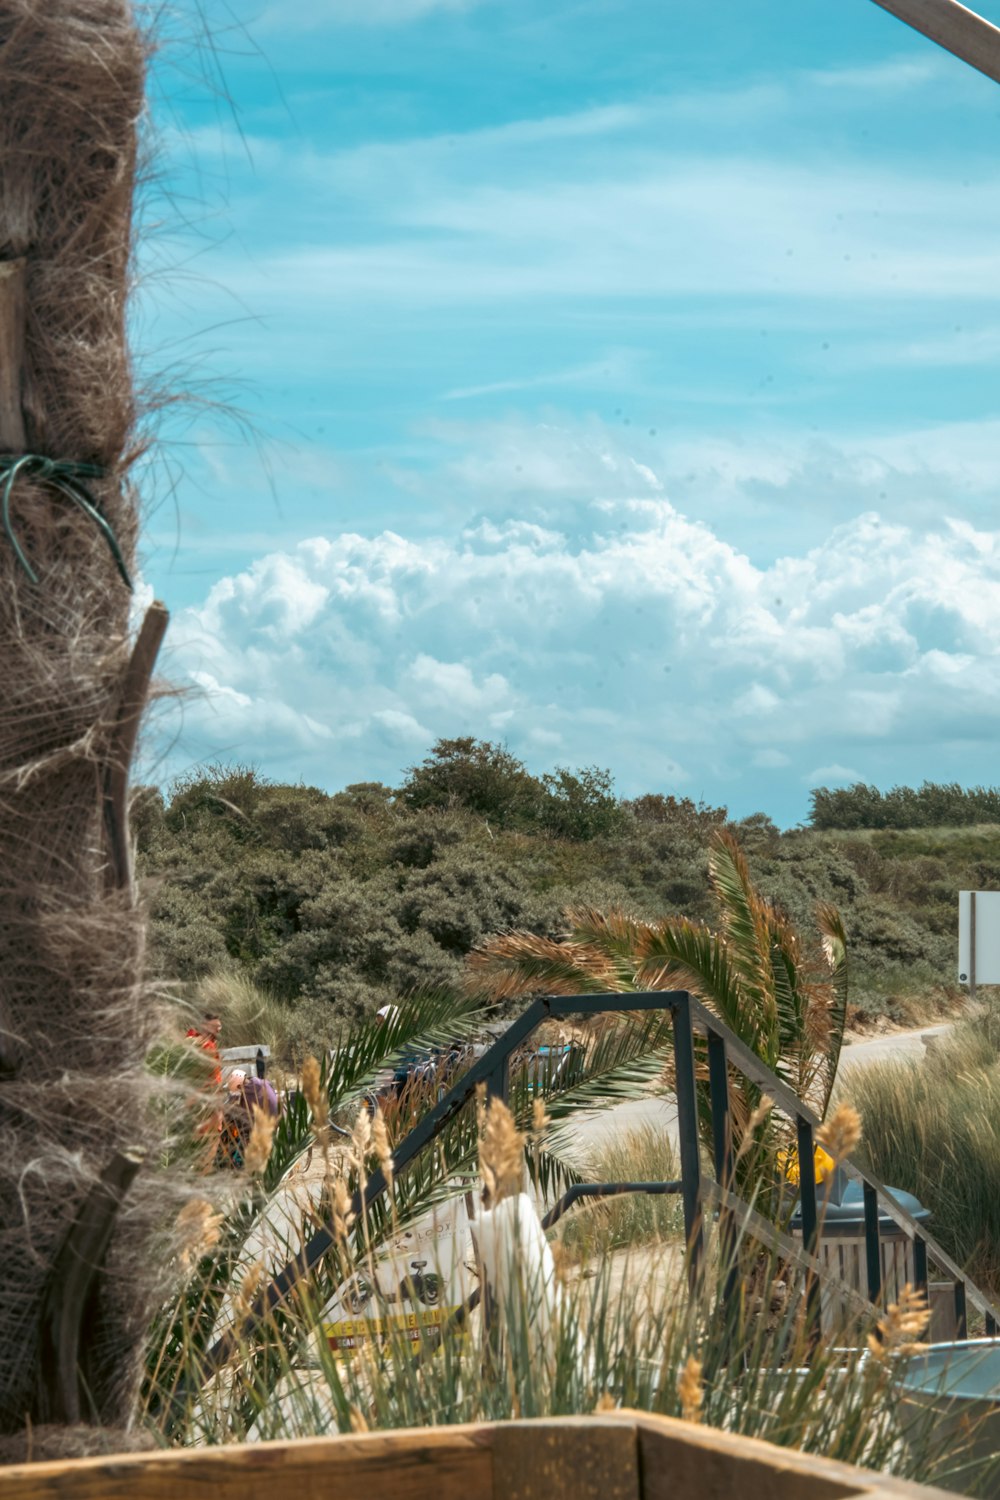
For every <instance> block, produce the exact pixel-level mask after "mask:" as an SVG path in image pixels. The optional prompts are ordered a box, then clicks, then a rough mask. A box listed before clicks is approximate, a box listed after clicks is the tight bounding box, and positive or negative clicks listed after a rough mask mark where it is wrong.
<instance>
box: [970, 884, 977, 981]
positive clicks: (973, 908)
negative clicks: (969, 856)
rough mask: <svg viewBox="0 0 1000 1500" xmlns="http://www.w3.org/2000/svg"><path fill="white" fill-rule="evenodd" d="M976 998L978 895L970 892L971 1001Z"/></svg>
mask: <svg viewBox="0 0 1000 1500" xmlns="http://www.w3.org/2000/svg"><path fill="white" fill-rule="evenodd" d="M975 998H976V893H975V891H970V892H969V999H970V1000H973V1001H974V1000H975Z"/></svg>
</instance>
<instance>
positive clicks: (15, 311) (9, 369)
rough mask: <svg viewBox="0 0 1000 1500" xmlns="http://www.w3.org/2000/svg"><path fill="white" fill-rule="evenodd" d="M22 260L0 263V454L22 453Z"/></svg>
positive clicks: (23, 262)
mask: <svg viewBox="0 0 1000 1500" xmlns="http://www.w3.org/2000/svg"><path fill="white" fill-rule="evenodd" d="M25 264H26V263H25V261H24V260H4V261H0V454H4V453H23V452H24V449H25V445H26V443H27V438H26V436H25V432H24V412H23V411H22V409H21V385H22V380H23V370H24V312H25V305H26V304H25V290H24V272H25Z"/></svg>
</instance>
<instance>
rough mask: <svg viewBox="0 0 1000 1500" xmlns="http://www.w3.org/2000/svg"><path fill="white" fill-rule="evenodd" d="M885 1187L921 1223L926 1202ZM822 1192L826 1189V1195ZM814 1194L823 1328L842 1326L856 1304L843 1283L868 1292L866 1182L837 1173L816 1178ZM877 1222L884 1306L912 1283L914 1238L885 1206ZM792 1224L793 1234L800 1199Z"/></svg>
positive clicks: (854, 1314) (797, 1232) (798, 1232)
mask: <svg viewBox="0 0 1000 1500" xmlns="http://www.w3.org/2000/svg"><path fill="white" fill-rule="evenodd" d="M838 1178H839V1179H840V1180H839V1181H838ZM888 1191H889V1192H890V1193H891V1194H892V1196H893V1197H894V1198H895V1199H896V1201H897V1202H898V1203H899V1205H900V1207H901V1208H905V1209H906V1211H907V1213H908V1214H909V1215H910V1217H911V1218H913V1219H916V1221H917V1223H918V1224H924V1223H926V1222H927V1220H928V1219H929V1218H930V1216H931V1215H930V1209H928V1208H924V1206H923V1204H922V1203H921V1202H920V1201H919V1200H918V1199H917V1198H915V1197H914V1196H913V1194H912V1193H904V1192H902V1191H901V1190H900V1189H899V1188H889V1189H888ZM824 1192H827V1196H826V1197H825V1198H824V1196H823V1195H824ZM816 1197H817V1208H818V1210H819V1219H820V1226H819V1233H820V1240H819V1251H818V1257H817V1258H818V1259H819V1262H820V1264H821V1265H822V1266H823V1269H824V1271H826V1272H827V1273H828V1276H829V1278H830V1279H829V1280H828V1279H827V1277H824V1278H823V1284H822V1287H821V1290H820V1295H821V1302H822V1308H823V1330H824V1332H825V1333H833V1332H841V1331H843V1330H845V1329H847V1328H849V1327H851V1326H852V1325H854V1326H857V1323H858V1308H857V1304H856V1303H855V1302H854V1300H853V1298H851V1297H850V1296H848V1295H847V1293H846V1292H845V1291H844V1290H843V1288H844V1287H849V1288H850V1289H851V1291H855V1292H858V1293H860V1295H861V1296H862V1297H863V1298H864V1299H865V1300H866V1301H867V1298H868V1269H867V1267H868V1260H867V1256H866V1253H865V1197H864V1187H863V1185H862V1184H861V1183H860V1182H854V1181H851V1180H848V1179H847V1178H845V1177H843V1174H841V1173H835V1174H834V1177H833V1178H832V1179H831V1180H830V1182H829V1183H823V1184H820V1186H819V1187H818V1188H817V1192H816ZM878 1227H879V1256H880V1259H881V1263H882V1305H883V1306H886V1305H887V1304H888V1303H890V1302H895V1301H897V1300H898V1297H899V1294H900V1292H901V1291H902V1290H903V1287H904V1286H905V1285H906V1283H907V1282H909V1283H910V1285H911V1286H912V1285H913V1284H914V1282H915V1281H916V1272H915V1270H914V1265H913V1242H912V1241H911V1239H910V1238H909V1236H908V1235H907V1234H906V1232H905V1230H903V1229H900V1227H899V1226H898V1225H897V1224H896V1223H895V1221H894V1220H892V1219H890V1218H889V1215H888V1214H887V1213H885V1211H884V1210H883V1211H880V1213H879V1220H878ZM791 1229H792V1233H793V1235H794V1236H795V1237H796V1239H801V1238H802V1212H801V1208H800V1206H799V1205H798V1204H796V1207H795V1212H794V1213H793V1214H792V1220H791ZM838 1283H840V1284H838Z"/></svg>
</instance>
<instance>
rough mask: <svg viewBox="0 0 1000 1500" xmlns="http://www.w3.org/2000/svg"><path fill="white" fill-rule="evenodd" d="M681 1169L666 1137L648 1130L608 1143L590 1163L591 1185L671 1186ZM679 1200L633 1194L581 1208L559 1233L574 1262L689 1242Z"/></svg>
mask: <svg viewBox="0 0 1000 1500" xmlns="http://www.w3.org/2000/svg"><path fill="white" fill-rule="evenodd" d="M679 1176H680V1164H679V1162H678V1159H677V1154H676V1152H675V1151H674V1148H673V1144H672V1143H671V1141H670V1138H669V1137H668V1136H667V1134H666V1132H665V1131H662V1130H657V1129H656V1128H655V1127H654V1126H652V1125H642V1126H638V1127H635V1128H633V1129H631V1130H627V1131H623V1132H622V1133H621V1134H620V1135H616V1136H613V1137H612V1138H611V1139H610V1140H608V1141H603V1142H601V1144H600V1145H599V1146H597V1147H595V1149H594V1150H593V1151H591V1152H590V1153H589V1155H588V1157H587V1160H586V1169H585V1171H584V1177H585V1179H586V1180H587V1181H588V1182H671V1181H675V1180H676V1179H677V1178H678V1177H679ZM683 1233H684V1216H683V1212H682V1210H681V1203H680V1198H679V1197H678V1196H677V1195H672V1196H665V1197H658V1196H653V1195H651V1194H645V1193H628V1194H626V1195H623V1196H622V1197H617V1198H605V1199H600V1200H597V1201H595V1202H594V1203H591V1204H586V1205H580V1206H578V1207H577V1208H575V1209H574V1210H573V1212H572V1213H571V1214H570V1215H569V1216H568V1217H567V1218H566V1219H565V1220H564V1221H563V1223H562V1224H561V1225H560V1227H559V1236H558V1237H559V1241H560V1243H561V1244H562V1246H563V1247H564V1249H565V1250H566V1251H567V1252H568V1253H569V1254H570V1255H571V1256H572V1257H574V1258H578V1259H581V1260H585V1259H589V1258H591V1257H592V1256H595V1255H608V1254H611V1253H613V1252H614V1251H616V1250H624V1249H630V1248H632V1249H634V1248H636V1247H638V1246H640V1245H649V1244H652V1243H655V1242H656V1241H657V1240H664V1239H673V1240H675V1239H677V1238H678V1237H681V1238H682V1237H683Z"/></svg>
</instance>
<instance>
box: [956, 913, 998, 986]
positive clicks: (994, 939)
mask: <svg viewBox="0 0 1000 1500" xmlns="http://www.w3.org/2000/svg"><path fill="white" fill-rule="evenodd" d="M973 931H974V932H975V935H976V937H975V951H973V942H972V934H973ZM958 978H959V982H960V983H961V984H967V985H969V986H970V987H971V988H973V989H974V988H975V986H976V985H979V984H1000V891H959V893H958Z"/></svg>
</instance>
